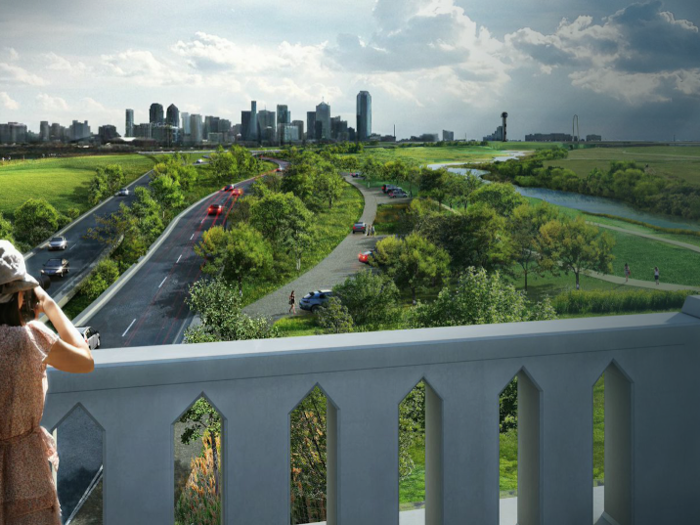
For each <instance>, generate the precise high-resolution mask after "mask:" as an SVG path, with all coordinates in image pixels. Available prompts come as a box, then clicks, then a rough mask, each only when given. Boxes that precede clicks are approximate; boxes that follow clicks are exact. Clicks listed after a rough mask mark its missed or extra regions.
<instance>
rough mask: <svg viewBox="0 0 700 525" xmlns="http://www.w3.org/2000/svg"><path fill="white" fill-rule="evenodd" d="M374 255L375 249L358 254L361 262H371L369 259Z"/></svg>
mask: <svg viewBox="0 0 700 525" xmlns="http://www.w3.org/2000/svg"><path fill="white" fill-rule="evenodd" d="M372 257H374V250H369V251H368V252H362V253H361V254H360V255H358V256H357V260H358V261H360V262H361V263H365V264H369V260H370V259H371V258H372Z"/></svg>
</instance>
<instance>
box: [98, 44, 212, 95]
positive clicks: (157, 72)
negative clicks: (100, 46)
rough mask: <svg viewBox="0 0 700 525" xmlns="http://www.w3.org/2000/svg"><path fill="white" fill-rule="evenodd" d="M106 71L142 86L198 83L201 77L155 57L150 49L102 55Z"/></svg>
mask: <svg viewBox="0 0 700 525" xmlns="http://www.w3.org/2000/svg"><path fill="white" fill-rule="evenodd" d="M101 60H102V65H103V66H104V68H105V70H106V73H107V74H111V75H115V76H117V77H124V78H128V79H130V80H132V81H133V82H135V83H136V84H139V85H143V86H167V85H177V84H185V83H190V84H198V83H199V82H200V80H201V78H200V77H199V76H197V75H190V74H187V73H185V72H183V71H181V70H180V68H179V67H178V65H177V64H172V63H166V62H163V61H161V60H159V59H157V58H156V57H155V56H154V55H153V53H151V52H150V51H143V50H132V49H129V50H127V51H124V52H122V53H117V54H114V55H102V56H101Z"/></svg>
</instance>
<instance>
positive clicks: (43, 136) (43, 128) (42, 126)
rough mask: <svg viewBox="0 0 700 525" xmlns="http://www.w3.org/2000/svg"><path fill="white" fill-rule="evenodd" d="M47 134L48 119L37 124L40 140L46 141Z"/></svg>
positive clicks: (47, 139)
mask: <svg viewBox="0 0 700 525" xmlns="http://www.w3.org/2000/svg"><path fill="white" fill-rule="evenodd" d="M49 135H50V133H49V122H48V120H42V121H41V123H40V124H39V137H40V138H41V142H48V141H49Z"/></svg>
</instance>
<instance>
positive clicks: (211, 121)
mask: <svg viewBox="0 0 700 525" xmlns="http://www.w3.org/2000/svg"><path fill="white" fill-rule="evenodd" d="M220 120H221V119H220V118H219V117H214V116H212V115H207V116H206V117H204V136H205V137H208V136H209V133H220V131H221V130H220V129H219V121H220Z"/></svg>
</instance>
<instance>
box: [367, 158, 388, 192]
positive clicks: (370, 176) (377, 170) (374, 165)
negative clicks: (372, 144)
mask: <svg viewBox="0 0 700 525" xmlns="http://www.w3.org/2000/svg"><path fill="white" fill-rule="evenodd" d="M362 176H363V177H364V178H365V180H366V181H367V187H368V188H369V187H370V185H371V183H372V182H375V181H378V180H381V179H382V178H383V177H384V165H383V164H382V163H381V162H379V161H378V160H377V159H376V158H375V157H373V156H371V155H370V156H368V157H367V158H366V159H365V161H364V162H363V163H362Z"/></svg>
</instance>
